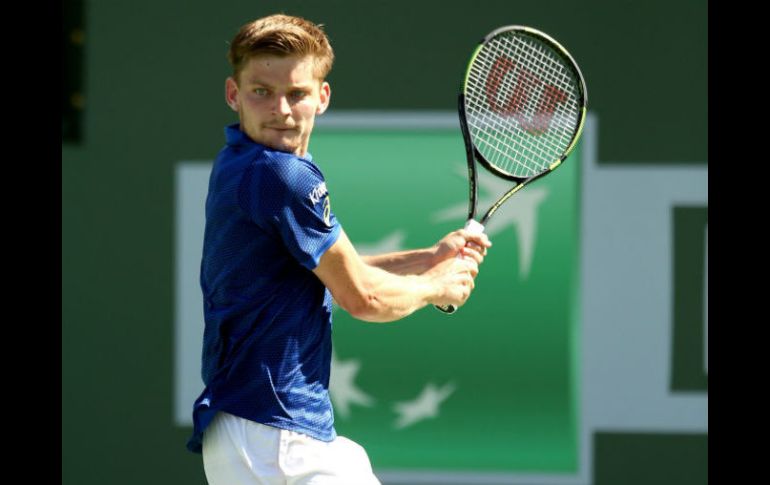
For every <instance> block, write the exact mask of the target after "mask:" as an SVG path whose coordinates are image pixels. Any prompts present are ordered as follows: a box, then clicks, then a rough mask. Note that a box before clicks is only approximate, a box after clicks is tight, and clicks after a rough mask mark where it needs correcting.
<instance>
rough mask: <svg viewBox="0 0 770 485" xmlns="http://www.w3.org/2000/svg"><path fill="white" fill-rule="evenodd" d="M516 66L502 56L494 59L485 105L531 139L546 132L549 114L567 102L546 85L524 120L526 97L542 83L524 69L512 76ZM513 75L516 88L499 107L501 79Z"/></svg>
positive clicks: (562, 95) (487, 85)
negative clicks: (507, 119) (514, 124)
mask: <svg viewBox="0 0 770 485" xmlns="http://www.w3.org/2000/svg"><path fill="white" fill-rule="evenodd" d="M516 67H517V66H516V63H514V62H513V61H512V60H511V59H510V58H508V57H506V56H501V57H498V58H497V60H496V61H495V64H494V65H493V66H492V69H491V70H490V71H489V75H488V76H487V83H486V94H487V102H488V103H489V107H490V108H491V109H492V111H494V112H495V113H500V114H503V115H507V116H512V117H513V118H514V119H516V121H518V122H519V124H520V125H521V127H522V129H523V130H524V131H526V132H528V133H530V134H532V135H542V134H543V133H545V132H546V131H548V127H549V126H550V125H551V120H552V119H553V113H554V112H555V111H556V107H557V106H558V104H559V103H563V102H564V101H566V100H567V93H565V92H564V91H562V90H561V89H559V88H557V87H556V86H552V85H550V84H547V85H546V86H545V87H544V88H543V91H542V94H541V96H540V100H539V102H538V104H537V108H535V114H534V115H532V116H527V115H526V114H525V113H524V108H525V107H526V106H527V103H528V101H529V97H530V94H531V93H532V92H533V91H535V90H536V89H537V88H539V87H540V85H541V84H543V82H542V81H541V80H540V79H538V78H537V76H535V75H534V74H533V73H532V72H530V71H529V70H527V69H526V68H524V67H520V68H519V69H518V73H516ZM511 71H514V73H513V74H514V75H515V76H516V77H515V79H516V86H514V88H513V90H512V91H511V93H510V94H509V95H508V99H507V100H505V102H504V103H503V104H500V103H499V102H498V91H499V90H500V85H501V84H502V82H503V80H504V79H505V76H507V75H508V73H510V72H511Z"/></svg>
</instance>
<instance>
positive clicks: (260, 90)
mask: <svg viewBox="0 0 770 485" xmlns="http://www.w3.org/2000/svg"><path fill="white" fill-rule="evenodd" d="M254 94H256V95H257V96H267V89H265V88H254Z"/></svg>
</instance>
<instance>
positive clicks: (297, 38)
mask: <svg viewBox="0 0 770 485" xmlns="http://www.w3.org/2000/svg"><path fill="white" fill-rule="evenodd" d="M260 54H271V55H275V56H280V57H285V56H292V55H298V56H307V55H309V56H313V57H314V58H315V69H314V71H315V72H314V74H315V76H316V77H317V78H318V79H324V78H325V77H326V76H327V75H328V74H329V71H331V69H332V63H333V62H334V51H333V50H332V46H331V44H330V43H329V39H328V37H326V34H325V33H324V31H323V30H322V25H321V24H319V25H316V24H314V23H313V22H310V21H309V20H305V19H303V18H301V17H293V16H290V15H284V14H276V15H270V16H268V17H262V18H260V19H257V20H255V21H253V22H249V23H247V24H246V25H244V26H243V27H241V28H240V30H239V31H238V33H237V34H236V35H235V37H234V38H233V40H232V42H231V43H230V50H229V51H228V52H227V60H228V61H230V65H231V66H232V67H233V77H234V78H235V80H236V82H237V81H238V75H239V74H240V72H241V70H242V69H243V67H244V66H245V65H246V63H247V62H248V61H249V59H251V58H252V57H255V56H258V55H260Z"/></svg>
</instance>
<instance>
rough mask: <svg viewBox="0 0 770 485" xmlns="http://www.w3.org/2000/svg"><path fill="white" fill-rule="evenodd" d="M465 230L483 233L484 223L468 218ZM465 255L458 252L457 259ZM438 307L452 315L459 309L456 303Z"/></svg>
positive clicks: (437, 307)
mask: <svg viewBox="0 0 770 485" xmlns="http://www.w3.org/2000/svg"><path fill="white" fill-rule="evenodd" d="M465 230H466V231H468V232H470V233H472V234H481V233H482V232H484V226H483V225H482V224H479V223H478V222H476V220H474V219H468V222H466V223H465ZM462 257H463V255H462V254H458V255H457V259H462ZM433 306H435V307H436V309H437V310H438V311H440V312H443V313H446V314H447V315H451V314H452V313H454V312H456V311H457V307H456V306H454V305H433Z"/></svg>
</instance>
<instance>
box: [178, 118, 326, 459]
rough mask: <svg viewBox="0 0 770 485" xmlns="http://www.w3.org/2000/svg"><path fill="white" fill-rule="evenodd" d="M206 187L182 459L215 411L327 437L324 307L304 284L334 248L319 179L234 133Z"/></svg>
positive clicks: (297, 161) (319, 291) (228, 131)
mask: <svg viewBox="0 0 770 485" xmlns="http://www.w3.org/2000/svg"><path fill="white" fill-rule="evenodd" d="M225 137H226V141H227V144H226V146H225V147H224V148H223V149H222V150H221V151H220V152H219V154H218V156H217V158H216V160H215V162H214V166H213V169H212V172H211V177H210V179H209V191H208V196H207V199H206V230H205V234H204V240H203V258H202V261H201V274H200V284H201V289H202V290H203V311H204V316H205V322H206V326H205V330H204V334H203V359H202V363H203V364H202V377H203V382H204V384H205V385H206V387H205V389H204V390H203V393H202V394H201V395H200V396H199V397H198V399H196V401H195V403H194V405H193V423H194V430H193V435H192V437H191V438H190V440H189V441H188V443H187V448H188V449H189V450H190V451H194V452H200V451H201V447H202V438H203V431H204V430H205V428H206V426H207V425H208V424H209V423H210V422H211V420H212V419H213V417H214V415H215V414H216V412H217V411H220V410H221V411H226V412H228V413H230V414H234V415H236V416H240V417H242V418H246V419H249V420H252V421H255V422H258V423H262V424H265V425H268V426H274V427H277V428H282V429H287V430H291V431H297V432H300V433H304V434H307V435H309V436H312V437H313V438H316V439H319V440H322V441H331V440H333V439H334V438H335V437H336V433H335V430H334V414H333V412H332V405H331V401H330V400H329V366H330V363H331V347H332V343H331V324H332V299H331V294H330V293H329V290H327V289H326V287H325V286H324V285H323V283H321V281H320V280H319V279H318V278H317V277H316V276H315V274H313V273H312V271H311V270H312V269H313V268H315V267H316V266H317V265H318V262H319V259H320V258H321V256H322V255H323V253H324V252H325V251H326V250H327V249H328V248H329V247H331V246H332V245H333V244H334V243H335V242H336V241H337V238H338V237H339V234H340V225H339V223H338V222H337V219H336V217H335V216H334V214H333V213H332V212H331V209H330V205H329V194H328V190H327V188H326V182H325V180H324V177H323V175H322V174H321V171H320V170H319V169H318V167H316V165H315V164H314V163H313V161H312V157H311V155H310V154H309V153H308V154H307V156H305V157H298V156H296V155H294V154H291V153H286V152H281V151H277V150H273V149H271V148H268V147H266V146H264V145H261V144H258V143H255V142H254V141H252V140H251V139H250V138H249V137H248V136H247V135H246V134H245V133H244V132H242V131H241V130H240V126H239V125H238V124H234V125H230V126H228V127H226V128H225Z"/></svg>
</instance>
